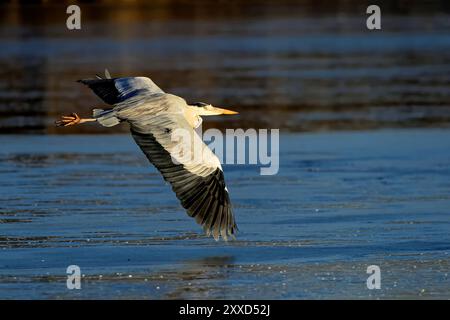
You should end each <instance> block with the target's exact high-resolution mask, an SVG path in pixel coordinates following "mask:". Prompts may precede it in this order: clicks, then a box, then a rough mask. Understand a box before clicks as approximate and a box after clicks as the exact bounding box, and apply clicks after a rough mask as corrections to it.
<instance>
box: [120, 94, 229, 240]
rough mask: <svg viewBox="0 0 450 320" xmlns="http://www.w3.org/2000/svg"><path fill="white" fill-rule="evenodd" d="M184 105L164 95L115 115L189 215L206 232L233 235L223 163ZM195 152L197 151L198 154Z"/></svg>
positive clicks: (225, 237) (181, 100) (225, 236)
mask: <svg viewBox="0 0 450 320" xmlns="http://www.w3.org/2000/svg"><path fill="white" fill-rule="evenodd" d="M125 104H126V103H125ZM185 105H186V102H185V101H184V100H183V99H181V98H179V97H177V96H173V95H170V94H165V95H163V96H158V97H157V98H155V99H150V100H148V101H147V102H146V103H143V104H139V105H137V106H133V107H130V108H127V107H122V108H121V109H120V110H119V111H117V116H118V117H120V118H121V119H122V120H126V121H128V122H129V123H130V128H131V133H132V135H133V138H134V140H135V141H136V143H137V144H138V145H139V147H140V148H141V149H142V151H143V152H144V154H145V155H146V156H147V158H148V160H150V162H151V163H152V164H153V165H154V166H155V167H156V168H157V169H158V170H159V171H160V172H161V174H162V175H163V177H164V179H165V180H166V181H168V182H169V183H170V184H171V186H172V190H173V191H174V192H175V194H176V196H177V198H178V199H179V200H180V202H181V205H182V206H183V207H184V208H185V209H186V211H187V213H188V215H189V216H191V217H193V218H195V220H196V221H197V223H199V224H200V225H202V226H203V229H204V230H205V232H206V233H207V235H211V234H212V235H213V236H214V238H215V239H216V240H217V239H218V238H219V237H220V236H221V237H222V238H223V239H225V240H226V239H227V238H228V237H229V236H231V237H234V234H235V233H236V231H237V226H236V222H235V219H234V215H233V212H232V208H231V202H230V197H229V195H228V191H227V188H226V186H225V180H224V175H223V171H222V167H221V165H220V161H219V159H218V158H217V157H216V156H215V155H214V153H213V152H212V151H211V150H210V149H209V148H208V146H207V145H206V144H205V143H204V142H203V141H202V139H201V138H200V137H199V136H198V134H197V133H196V132H195V131H194V130H193V128H192V126H191V125H189V123H188V121H187V120H186V118H185V116H184V112H183V111H184V110H183V108H185ZM119 106H120V105H119ZM177 134H182V135H184V139H181V137H180V136H177ZM194 152H198V153H197V156H198V157H197V158H195V156H193V154H194ZM174 159H176V161H175V160H174Z"/></svg>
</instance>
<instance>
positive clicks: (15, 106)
mask: <svg viewBox="0 0 450 320" xmlns="http://www.w3.org/2000/svg"><path fill="white" fill-rule="evenodd" d="M392 3H393V4H390V5H386V6H384V7H383V32H379V33H370V32H368V31H367V30H366V29H365V25H364V23H362V21H363V20H364V19H362V18H361V12H362V13H364V12H365V6H364V4H363V3H360V2H356V1H355V2H352V1H349V2H345V3H343V2H338V3H333V4H332V3H321V4H317V3H316V2H313V1H300V2H295V3H294V2H291V1H276V2H275V1H270V2H265V4H260V3H258V2H254V1H233V2H230V3H223V8H222V10H217V8H216V6H212V5H211V4H208V3H195V4H188V3H186V2H184V1H181V2H180V1H159V2H158V3H157V4H153V2H152V4H148V3H147V2H141V1H137V2H133V3H132V4H128V5H127V6H124V5H117V4H116V3H113V2H112V1H103V2H101V3H98V4H96V3H94V4H91V3H90V4H88V3H82V4H81V6H82V10H83V11H82V12H83V22H82V23H83V25H82V31H79V32H73V31H68V30H67V29H66V28H65V24H64V23H63V22H64V19H63V18H64V17H65V6H64V5H61V4H59V3H53V2H50V3H46V4H44V5H26V4H21V3H20V4H19V3H15V2H11V3H6V4H3V5H2V7H1V8H0V9H1V10H0V37H1V43H2V52H0V132H3V133H12V132H40V133H61V132H64V133H83V132H112V131H114V132H119V131H122V132H125V131H127V130H128V128H127V126H126V125H122V126H121V127H119V128H114V130H108V129H105V128H98V127H97V126H95V125H86V126H79V127H75V128H66V130H64V131H62V130H57V129H55V128H54V127H53V124H52V123H53V120H54V118H55V117H56V116H57V115H58V114H60V113H67V112H72V111H77V112H79V113H81V114H88V113H89V112H90V110H91V109H92V108H93V107H94V106H99V104H100V105H101V103H100V102H99V100H98V99H97V98H96V97H94V96H93V95H92V94H91V92H90V91H89V90H87V89H86V88H83V87H82V86H80V85H79V84H77V83H75V80H77V79H79V78H84V77H90V76H92V75H94V74H95V73H97V72H102V70H103V68H105V67H107V68H109V70H110V71H111V72H112V74H113V76H124V75H149V76H151V77H152V78H153V79H154V80H155V81H156V82H157V83H158V84H159V85H160V86H161V87H162V88H164V89H165V90H166V91H168V92H173V93H175V94H178V95H181V96H183V97H185V98H186V99H187V100H188V101H198V100H200V101H210V102H211V103H213V104H216V105H224V106H230V107H232V108H233V109H236V110H238V111H240V112H241V114H240V116H239V117H236V119H233V120H232V121H230V120H229V119H225V120H221V121H219V120H218V119H216V120H214V119H213V120H211V121H208V122H207V123H206V125H207V126H208V127H212V126H214V127H218V128H224V127H227V128H231V127H244V128H245V127H276V128H282V129H286V130H294V131H298V130H301V131H314V130H329V129H367V128H379V127H399V126H400V127H404V126H425V127H430V126H447V125H448V124H449V121H450V111H449V108H448V105H450V91H449V90H450V89H449V83H450V78H449V77H450V76H449V74H450V67H449V65H450V50H449V49H450V38H449V36H448V34H449V33H448V31H450V22H449V21H450V19H448V14H449V11H448V6H446V3H445V2H444V1H431V2H427V4H426V5H424V4H419V3H416V4H415V5H414V6H404V5H403V2H402V1H393V2H392ZM419 12H420V14H419ZM99 57H101V60H99ZM224 121H226V122H224Z"/></svg>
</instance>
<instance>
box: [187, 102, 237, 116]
mask: <svg viewBox="0 0 450 320" xmlns="http://www.w3.org/2000/svg"><path fill="white" fill-rule="evenodd" d="M191 106H194V107H197V108H198V111H197V112H198V115H199V116H216V115H221V114H238V113H239V112H236V111H233V110H228V109H223V108H218V107H213V106H212V105H210V104H208V103H204V102H194V103H192V104H191Z"/></svg>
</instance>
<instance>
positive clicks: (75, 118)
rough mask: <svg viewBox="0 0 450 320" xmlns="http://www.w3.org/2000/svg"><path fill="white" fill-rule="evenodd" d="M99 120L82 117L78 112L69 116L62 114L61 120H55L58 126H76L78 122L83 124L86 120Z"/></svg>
mask: <svg viewBox="0 0 450 320" xmlns="http://www.w3.org/2000/svg"><path fill="white" fill-rule="evenodd" d="M94 121H97V119H95V118H80V116H79V115H78V114H76V113H71V114H70V115H68V116H61V118H60V119H59V120H56V121H55V125H56V126H58V127H67V126H74V125H76V124H81V123H85V122H94Z"/></svg>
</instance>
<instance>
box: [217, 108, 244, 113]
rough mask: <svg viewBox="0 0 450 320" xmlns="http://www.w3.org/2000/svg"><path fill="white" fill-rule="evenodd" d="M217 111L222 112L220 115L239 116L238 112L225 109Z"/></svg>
mask: <svg viewBox="0 0 450 320" xmlns="http://www.w3.org/2000/svg"><path fill="white" fill-rule="evenodd" d="M216 109H217V111H220V114H239V112H237V111H233V110H228V109H223V108H216Z"/></svg>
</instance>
